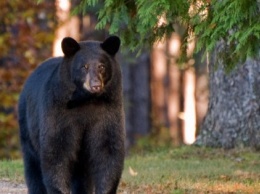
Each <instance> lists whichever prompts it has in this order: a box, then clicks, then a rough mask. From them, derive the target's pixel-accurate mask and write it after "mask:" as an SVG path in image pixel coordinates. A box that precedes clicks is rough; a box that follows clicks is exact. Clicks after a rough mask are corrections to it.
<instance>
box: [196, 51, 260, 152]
mask: <svg viewBox="0 0 260 194" xmlns="http://www.w3.org/2000/svg"><path fill="white" fill-rule="evenodd" d="M216 52H217V51H216ZM212 56H213V57H212V62H211V64H210V69H209V70H210V75H209V78H210V80H209V81H210V98H209V106H208V111H207V114H206V117H205V119H204V122H203V123H202V126H201V131H200V134H199V136H198V138H197V141H196V144H198V145H204V146H212V147H223V148H234V147H245V146H251V147H255V148H257V149H260V60H259V59H254V60H253V59H248V60H247V61H246V62H245V64H243V65H238V66H237V67H236V69H234V70H233V71H232V72H231V73H230V74H227V73H225V71H224V68H223V67H224V64H223V63H222V62H221V61H219V60H217V59H216V57H215V56H216V53H214V54H213V55H212ZM213 64H217V69H216V67H215V66H214V65H213Z"/></svg>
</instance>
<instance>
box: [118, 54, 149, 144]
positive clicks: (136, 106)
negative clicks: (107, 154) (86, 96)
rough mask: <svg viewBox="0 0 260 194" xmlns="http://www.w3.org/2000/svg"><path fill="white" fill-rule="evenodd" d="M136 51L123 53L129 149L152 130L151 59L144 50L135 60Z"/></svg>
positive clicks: (121, 57)
mask: <svg viewBox="0 0 260 194" xmlns="http://www.w3.org/2000/svg"><path fill="white" fill-rule="evenodd" d="M135 57H136V54H135V53H127V55H126V54H123V53H122V54H121V56H120V60H119V61H120V64H121V66H122V73H123V89H124V99H125V116H126V121H125V122H126V124H125V126H126V134H127V143H126V144H127V145H126V147H127V149H128V148H130V147H131V146H132V145H133V144H134V143H135V141H136V138H137V137H139V136H144V135H147V134H148V133H149V132H150V75H149V73H150V61H149V54H148V53H146V52H143V53H142V54H141V55H140V56H139V57H137V58H136V59H135V60H132V59H133V58H135Z"/></svg>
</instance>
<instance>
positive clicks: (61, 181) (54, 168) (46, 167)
mask: <svg viewBox="0 0 260 194" xmlns="http://www.w3.org/2000/svg"><path fill="white" fill-rule="evenodd" d="M60 152H62V151H60ZM71 167H72V165H71V161H70V160H69V158H68V157H66V155H62V154H60V153H59V149H57V148H55V147H54V148H49V150H48V151H46V150H45V151H43V152H42V155H41V168H42V176H43V181H44V184H45V187H46V190H47V193H48V194H70V179H71Z"/></svg>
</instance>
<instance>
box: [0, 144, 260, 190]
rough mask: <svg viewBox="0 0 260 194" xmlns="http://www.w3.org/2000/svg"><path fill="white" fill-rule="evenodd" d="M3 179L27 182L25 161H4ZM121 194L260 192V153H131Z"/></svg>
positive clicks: (186, 149) (203, 150)
mask: <svg viewBox="0 0 260 194" xmlns="http://www.w3.org/2000/svg"><path fill="white" fill-rule="evenodd" d="M0 179H1V180H7V181H12V182H24V179H23V164H22V161H21V160H15V161H10V160H4V161H1V162H0ZM118 191H119V192H118V193H120V194H139V193H140V194H142V193H144V194H146V193H147V194H157V193H158V194H163V193H165V194H182V193H183V194H184V193H185V194H186V193H252V194H253V193H260V154H259V152H254V151H251V150H249V149H243V150H229V151H225V150H222V149H209V148H199V147H193V146H192V147H188V146H187V147H186V146H184V147H180V148H152V149H149V150H146V149H145V150H140V149H139V150H138V152H137V151H134V152H130V154H129V156H128V157H127V159H126V161H125V169H124V172H123V176H122V180H121V183H120V187H119V190H118Z"/></svg>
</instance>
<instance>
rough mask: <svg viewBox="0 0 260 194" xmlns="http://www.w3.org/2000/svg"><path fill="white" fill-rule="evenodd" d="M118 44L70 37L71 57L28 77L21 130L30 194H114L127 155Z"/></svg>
mask: <svg viewBox="0 0 260 194" xmlns="http://www.w3.org/2000/svg"><path fill="white" fill-rule="evenodd" d="M113 40H115V41H113ZM118 40H119V39H118V38H115V37H113V38H112V39H111V38H108V39H107V40H105V41H104V42H103V43H100V42H96V41H86V42H80V43H77V42H76V41H75V40H73V39H72V38H65V39H64V40H63V43H62V49H63V52H64V54H65V57H60V58H51V59H49V60H47V61H45V62H43V64H41V65H40V66H39V67H38V68H37V69H36V70H35V72H34V73H32V75H31V76H30V77H29V78H28V80H27V82H26V84H25V86H24V89H23V91H22V93H21V95H20V100H19V125H20V139H21V145H22V151H23V159H24V164H25V177H26V183H27V186H28V189H29V194H46V193H48V194H61V193H62V194H70V192H72V193H73V194H86V193H91V194H92V193H93V192H94V191H95V193H96V194H103V193H111V194H112V193H116V190H117V187H118V183H119V180H120V177H121V173H122V169H123V161H124V154H125V152H124V139H125V132H124V115H123V105H122V83H121V70H120V66H119V64H118V63H117V62H116V60H115V58H114V55H115V54H116V52H117V51H118V48H119V45H120V41H119V42H118ZM102 44H104V45H106V46H105V49H104V48H103V47H102V46H101V45H102ZM109 45H110V46H111V47H109ZM109 48H112V50H109ZM115 48H116V49H115ZM100 64H101V65H100ZM104 69H105V70H104ZM88 76H89V77H88ZM87 77H88V78H89V80H90V81H86V80H87ZM84 83H86V86H84ZM96 85H98V87H96ZM86 88H87V89H86ZM88 88H90V90H89V89H88ZM91 89H93V90H92V91H91Z"/></svg>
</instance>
